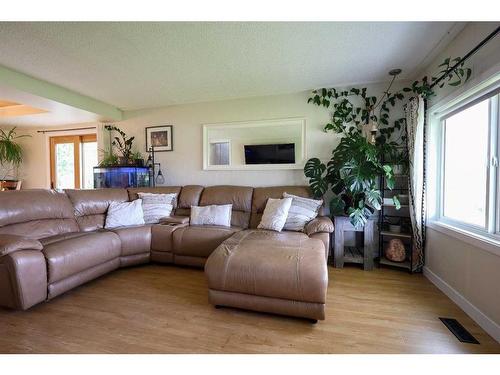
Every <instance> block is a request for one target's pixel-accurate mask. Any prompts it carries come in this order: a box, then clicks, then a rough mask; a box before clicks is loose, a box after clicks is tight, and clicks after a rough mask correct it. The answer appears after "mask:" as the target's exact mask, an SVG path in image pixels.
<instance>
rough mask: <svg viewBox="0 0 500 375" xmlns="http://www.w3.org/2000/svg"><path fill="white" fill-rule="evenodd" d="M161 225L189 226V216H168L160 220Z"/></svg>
mask: <svg viewBox="0 0 500 375" xmlns="http://www.w3.org/2000/svg"><path fill="white" fill-rule="evenodd" d="M160 224H189V216H167V217H162V218H161V219H160Z"/></svg>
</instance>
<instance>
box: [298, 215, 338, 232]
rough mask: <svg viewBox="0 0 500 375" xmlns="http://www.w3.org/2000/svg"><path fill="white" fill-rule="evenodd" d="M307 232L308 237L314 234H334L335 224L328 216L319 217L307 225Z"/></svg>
mask: <svg viewBox="0 0 500 375" xmlns="http://www.w3.org/2000/svg"><path fill="white" fill-rule="evenodd" d="M305 232H306V234H307V235H308V236H310V235H312V234H314V233H332V232H333V223H332V220H331V219H330V218H329V217H328V216H318V217H317V218H316V219H313V220H311V221H310V222H309V223H307V225H306V228H305Z"/></svg>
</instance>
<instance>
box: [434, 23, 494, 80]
mask: <svg viewBox="0 0 500 375" xmlns="http://www.w3.org/2000/svg"><path fill="white" fill-rule="evenodd" d="M499 32H500V26H499V27H497V28H496V29H495V30H494V31H493V32H492V33H490V34H489V35H488V36H487V37H486V38H484V39H483V40H482V41H481V42H480V43H479V44H478V45H477V46H475V47H474V48H473V49H472V50H470V51H469V53H467V54H466V55H465V56H464V57H462V58H461V59H460V61H458V62H457V63H456V64H455V65H453V66H452V67H451V68H449V69H448V70H447V71H446V72H444V73H443V74H442V75H441V77H439V78H438V79H437V80H436V81H434V83H433V84H432V85H431V89H432V88H433V87H434V86H436V85H437V84H438V83H439V82H441V81H442V80H443V79H444V78H445V77H446V76H447V75H448V74H450V73H451V72H453V71H454V70H455V69H456V68H457V67H458V66H459V65H460V64H462V63H463V62H464V61H466V60H468V59H469V58H470V57H471V56H472V55H473V54H475V53H476V52H477V51H479V50H480V49H481V48H482V47H483V46H484V45H485V44H486V43H488V42H489V41H490V40H492V39H493V38H494V37H496V36H497V34H498V33H499Z"/></svg>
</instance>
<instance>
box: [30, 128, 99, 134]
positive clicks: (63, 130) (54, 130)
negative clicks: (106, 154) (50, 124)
mask: <svg viewBox="0 0 500 375" xmlns="http://www.w3.org/2000/svg"><path fill="white" fill-rule="evenodd" d="M91 129H92V130H96V129H97V127H96V126H91V127H88V128H73V129H53V130H37V133H43V134H45V133H54V132H71V131H76V130H91Z"/></svg>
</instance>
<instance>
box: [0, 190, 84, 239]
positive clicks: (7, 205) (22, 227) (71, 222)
mask: <svg viewBox="0 0 500 375" xmlns="http://www.w3.org/2000/svg"><path fill="white" fill-rule="evenodd" d="M78 231H79V228H78V225H77V223H76V220H75V216H74V211H73V206H72V204H71V202H70V200H69V199H68V197H67V196H66V194H64V193H60V192H56V191H54V190H46V189H34V190H16V191H4V192H2V193H1V194H0V234H13V235H19V236H24V237H28V238H31V239H37V240H39V239H41V238H44V237H49V236H54V235H57V234H61V233H67V232H78Z"/></svg>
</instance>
